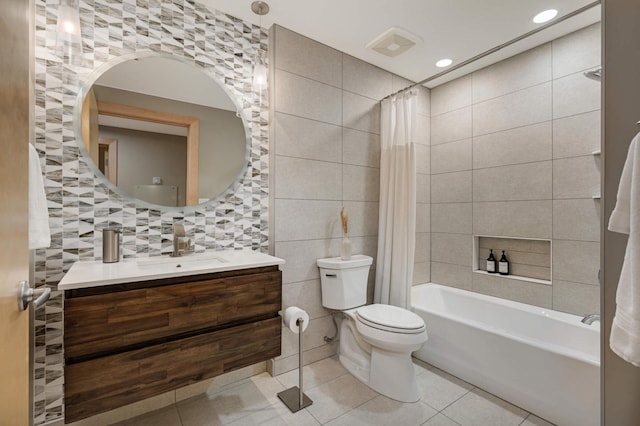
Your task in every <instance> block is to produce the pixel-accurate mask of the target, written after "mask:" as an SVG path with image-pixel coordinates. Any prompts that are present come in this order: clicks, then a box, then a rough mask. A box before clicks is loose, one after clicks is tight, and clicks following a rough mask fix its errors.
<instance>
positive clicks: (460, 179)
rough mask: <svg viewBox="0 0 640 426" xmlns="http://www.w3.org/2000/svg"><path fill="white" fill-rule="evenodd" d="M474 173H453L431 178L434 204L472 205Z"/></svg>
mask: <svg viewBox="0 0 640 426" xmlns="http://www.w3.org/2000/svg"><path fill="white" fill-rule="evenodd" d="M471 182H472V172H471V171H463V172H452V173H442V174H439V175H432V176H431V202H432V203H470V202H471V201H472V189H471Z"/></svg>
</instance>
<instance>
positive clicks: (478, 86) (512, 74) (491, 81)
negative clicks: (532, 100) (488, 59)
mask: <svg viewBox="0 0 640 426" xmlns="http://www.w3.org/2000/svg"><path fill="white" fill-rule="evenodd" d="M549 80H551V43H546V44H543V45H541V46H538V47H535V48H533V49H530V50H527V51H526V52H524V53H521V54H519V55H516V56H512V57H511V58H508V59H505V60H503V61H500V62H498V63H496V64H493V65H490V66H488V67H486V68H483V69H481V70H479V71H476V72H474V73H473V102H474V103H478V102H483V101H486V100H488V99H493V98H497V97H499V96H504V95H507V94H509V93H513V92H516V91H518V90H522V89H527V88H529V87H532V86H536V85H538V84H541V83H544V82H547V81H549Z"/></svg>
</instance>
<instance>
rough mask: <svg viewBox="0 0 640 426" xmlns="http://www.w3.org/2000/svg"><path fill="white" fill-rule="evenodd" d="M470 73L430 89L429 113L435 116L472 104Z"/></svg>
mask: <svg viewBox="0 0 640 426" xmlns="http://www.w3.org/2000/svg"><path fill="white" fill-rule="evenodd" d="M471 85H472V75H471V74H469V75H466V76H463V77H460V78H457V79H455V80H452V81H450V82H448V83H445V84H441V85H440V86H438V87H436V88H434V89H432V90H431V115H432V116H434V117H436V116H438V115H442V114H444V113H447V112H451V111H454V110H458V109H461V108H464V107H467V106H469V105H471V104H472V88H471Z"/></svg>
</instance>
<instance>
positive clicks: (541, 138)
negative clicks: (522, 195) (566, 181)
mask: <svg viewBox="0 0 640 426" xmlns="http://www.w3.org/2000/svg"><path fill="white" fill-rule="evenodd" d="M552 145H553V144H552V124H551V121H546V122H543V123H536V124H532V125H529V126H523V127H517V128H515V129H509V130H503V131H500V132H496V133H490V134H487V135H482V136H475V137H474V138H473V168H474V169H483V168H487V167H498V166H507V165H510V164H523V163H533V162H536V161H544V160H551V156H552Z"/></svg>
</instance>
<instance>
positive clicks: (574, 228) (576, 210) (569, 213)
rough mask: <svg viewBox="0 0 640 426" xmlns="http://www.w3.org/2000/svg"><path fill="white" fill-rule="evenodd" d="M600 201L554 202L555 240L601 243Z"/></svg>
mask: <svg viewBox="0 0 640 426" xmlns="http://www.w3.org/2000/svg"><path fill="white" fill-rule="evenodd" d="M600 220H601V219H600V201H599V200H592V199H586V200H554V201H553V238H554V239H555V238H558V239H562V240H575V241H600Z"/></svg>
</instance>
